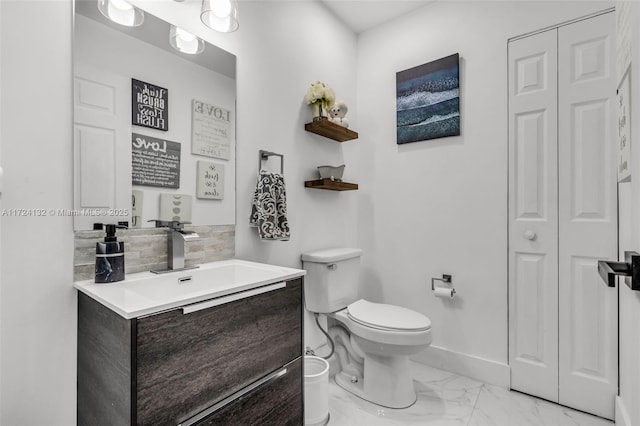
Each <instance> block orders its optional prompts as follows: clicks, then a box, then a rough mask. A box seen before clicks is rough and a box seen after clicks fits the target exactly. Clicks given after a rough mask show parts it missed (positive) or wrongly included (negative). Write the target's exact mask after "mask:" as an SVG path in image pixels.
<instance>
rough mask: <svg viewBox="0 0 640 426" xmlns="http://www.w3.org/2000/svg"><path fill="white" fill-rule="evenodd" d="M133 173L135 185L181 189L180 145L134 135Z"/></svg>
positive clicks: (132, 145) (132, 138) (132, 135)
mask: <svg viewBox="0 0 640 426" xmlns="http://www.w3.org/2000/svg"><path fill="white" fill-rule="evenodd" d="M131 171H132V174H131V175H132V176H131V177H132V183H133V184H134V185H145V186H157V187H161V188H180V144H179V143H178V142H171V141H166V140H164V139H158V138H154V137H151V136H146V135H139V134H137V133H132V134H131Z"/></svg>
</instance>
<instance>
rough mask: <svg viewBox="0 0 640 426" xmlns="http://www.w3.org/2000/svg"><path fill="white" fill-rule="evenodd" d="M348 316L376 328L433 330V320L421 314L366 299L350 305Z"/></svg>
mask: <svg viewBox="0 0 640 426" xmlns="http://www.w3.org/2000/svg"><path fill="white" fill-rule="evenodd" d="M347 314H348V315H349V317H350V318H351V319H352V320H354V321H356V322H359V323H361V324H363V325H366V326H369V327H374V328H380V329H388V330H401V331H424V330H429V329H430V328H431V320H429V318H427V317H425V316H424V315H422V314H421V313H419V312H416V311H412V310H411V309H407V308H403V307H400V306H394V305H385V304H384V303H373V302H369V301H367V300H364V299H360V300H358V301H357V302H353V303H352V304H350V305H349V306H348V307H347Z"/></svg>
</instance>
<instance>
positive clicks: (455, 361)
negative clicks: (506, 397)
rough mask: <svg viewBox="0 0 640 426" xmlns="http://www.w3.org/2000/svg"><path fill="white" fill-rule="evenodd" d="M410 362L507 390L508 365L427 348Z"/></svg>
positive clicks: (509, 377) (430, 347)
mask: <svg viewBox="0 0 640 426" xmlns="http://www.w3.org/2000/svg"><path fill="white" fill-rule="evenodd" d="M411 359H412V360H414V361H417V362H420V363H422V364H426V365H429V366H431V367H435V368H439V369H441V370H445V371H450V372H452V373H456V374H459V375H461V376H466V377H470V378H472V379H475V380H478V381H481V382H483V383H489V384H491V385H496V386H501V387H504V388H509V386H510V384H511V369H510V368H509V365H507V364H503V363H500V362H496V361H491V360H488V359H484V358H480V357H476V356H473V355H467V354H462V353H459V352H454V351H451V350H449V349H444V348H439V347H437V346H429V347H428V348H427V349H425V350H424V351H422V352H420V353H419V354H417V355H414V356H413V357H411Z"/></svg>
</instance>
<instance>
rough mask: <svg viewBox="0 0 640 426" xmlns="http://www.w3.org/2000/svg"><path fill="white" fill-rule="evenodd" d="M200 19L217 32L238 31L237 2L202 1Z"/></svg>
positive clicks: (225, 0)
mask: <svg viewBox="0 0 640 426" xmlns="http://www.w3.org/2000/svg"><path fill="white" fill-rule="evenodd" d="M200 19H201V20H202V22H203V23H204V24H205V25H206V26H207V27H209V28H211V29H212V30H215V31H220V32H223V33H230V32H233V31H235V30H237V29H238V4H237V0H202V13H201V14H200Z"/></svg>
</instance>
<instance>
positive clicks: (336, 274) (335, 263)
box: [301, 248, 362, 313]
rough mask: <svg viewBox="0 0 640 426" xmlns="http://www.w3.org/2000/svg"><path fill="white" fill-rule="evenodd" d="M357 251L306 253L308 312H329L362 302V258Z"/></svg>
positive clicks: (330, 250)
mask: <svg viewBox="0 0 640 426" xmlns="http://www.w3.org/2000/svg"><path fill="white" fill-rule="evenodd" d="M361 255H362V250H360V249H357V248H330V249H323V250H315V251H310V252H306V253H303V254H302V256H301V257H302V267H303V268H304V269H305V270H306V271H307V275H306V276H305V278H304V303H305V306H306V308H307V310H309V311H311V312H318V313H328V312H335V311H339V310H340V309H343V308H346V307H347V306H348V305H349V304H350V303H353V302H355V301H356V300H358V299H359V298H358V282H359V277H360V256H361Z"/></svg>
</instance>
